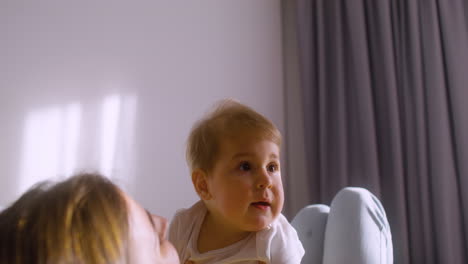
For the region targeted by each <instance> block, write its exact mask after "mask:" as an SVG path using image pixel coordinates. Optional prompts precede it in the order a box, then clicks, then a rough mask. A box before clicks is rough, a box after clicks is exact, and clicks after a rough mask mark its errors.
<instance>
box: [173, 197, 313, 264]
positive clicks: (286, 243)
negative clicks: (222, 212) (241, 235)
mask: <svg viewBox="0 0 468 264" xmlns="http://www.w3.org/2000/svg"><path fill="white" fill-rule="evenodd" d="M206 213H207V209H206V206H205V204H204V203H203V202H202V201H199V202H197V203H195V204H194V205H193V206H192V207H191V208H189V209H182V210H179V211H178V212H177V213H176V214H175V216H174V219H173V220H172V222H171V225H170V227H169V241H170V242H171V243H172V244H174V246H175V248H176V250H177V252H178V253H179V258H180V261H181V263H184V262H185V261H187V260H191V261H195V262H196V263H197V264H211V263H223V264H230V263H245V264H247V263H258V262H259V261H262V262H264V263H271V264H299V263H301V259H302V257H303V256H304V248H303V247H302V244H301V242H300V241H299V238H298V236H297V233H296V230H295V229H294V228H293V227H292V226H291V225H290V224H289V222H288V220H287V219H286V218H285V217H284V216H283V215H282V214H280V215H279V216H278V217H277V218H276V219H275V220H274V221H273V223H271V225H270V227H269V228H267V229H264V230H262V231H258V232H255V233H252V234H250V235H249V236H248V237H246V238H245V239H243V240H241V241H239V242H236V243H234V244H232V245H229V246H227V247H224V248H220V249H216V250H212V251H208V252H205V253H200V252H198V247H197V240H198V234H199V231H200V228H201V225H202V223H203V220H204V218H205V215H206Z"/></svg>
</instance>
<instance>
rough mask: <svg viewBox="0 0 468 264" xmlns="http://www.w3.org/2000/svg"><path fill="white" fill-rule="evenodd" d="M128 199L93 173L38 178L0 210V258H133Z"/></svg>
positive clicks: (58, 260)
mask: <svg viewBox="0 0 468 264" xmlns="http://www.w3.org/2000/svg"><path fill="white" fill-rule="evenodd" d="M132 203H134V202H133V200H131V199H130V198H129V197H128V196H127V195H125V194H124V193H123V192H122V191H121V190H120V189H119V188H118V187H117V186H115V185H114V184H113V183H112V182H110V181H109V180H107V179H106V178H104V177H102V176H100V175H97V174H80V175H76V176H74V177H72V178H70V179H68V180H65V181H63V182H60V183H57V184H55V185H51V184H48V183H42V184H40V185H38V186H36V187H34V188H33V189H31V190H29V191H28V192H26V193H25V194H24V195H23V196H21V197H20V198H19V199H18V200H17V201H16V202H15V203H14V204H13V205H11V206H10V207H9V208H7V209H5V210H4V211H3V212H1V213H0V263H90V264H100V263H127V262H130V263H132V261H131V258H132V254H131V253H132V252H131V251H132V248H135V246H133V244H134V243H135V242H134V241H135V232H134V229H135V228H136V226H135V224H134V221H133V220H132V219H133V218H134V215H135V214H136V212H135V208H136V206H135V205H130V204H132ZM143 232H144V231H143ZM148 232H154V231H152V230H148ZM174 263H176V262H174Z"/></svg>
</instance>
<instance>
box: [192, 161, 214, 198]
mask: <svg viewBox="0 0 468 264" xmlns="http://www.w3.org/2000/svg"><path fill="white" fill-rule="evenodd" d="M207 176H208V175H207V174H206V172H205V171H203V170H202V169H195V170H194V171H193V172H192V183H193V187H195V191H196V192H197V194H198V196H200V198H201V199H202V200H205V201H206V200H210V199H211V194H210V191H209V189H208V182H207Z"/></svg>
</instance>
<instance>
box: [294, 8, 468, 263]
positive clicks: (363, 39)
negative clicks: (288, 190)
mask: <svg viewBox="0 0 468 264" xmlns="http://www.w3.org/2000/svg"><path fill="white" fill-rule="evenodd" d="M296 7H297V9H296V13H297V22H298V41H299V53H300V65H301V83H302V84H301V85H302V91H303V98H304V101H303V103H304V119H305V120H304V122H305V123H304V125H305V135H306V138H305V141H306V155H307V164H308V175H309V188H310V191H311V200H310V201H308V202H309V203H327V204H328V203H329V202H330V200H331V199H332V197H333V196H334V195H335V194H336V192H337V191H338V190H339V189H341V188H343V187H345V186H361V187H365V188H368V189H369V190H370V191H372V192H373V193H374V194H376V195H377V196H378V197H379V198H380V199H381V200H382V203H383V205H384V206H385V209H386V211H387V216H388V218H389V222H390V225H391V228H392V234H393V242H394V248H395V263H402V264H403V263H416V264H418V263H424V264H431V263H441V264H458V263H459V264H462V263H464V264H466V263H468V230H467V229H468V1H466V0H427V1H422V0H420V1H417V0H394V1H390V0H378V1H377V0H297V1H296Z"/></svg>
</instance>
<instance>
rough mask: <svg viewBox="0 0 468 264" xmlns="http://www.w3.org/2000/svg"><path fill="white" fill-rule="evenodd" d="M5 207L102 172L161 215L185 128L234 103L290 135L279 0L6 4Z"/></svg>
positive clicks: (1, 145) (1, 189)
mask: <svg viewBox="0 0 468 264" xmlns="http://www.w3.org/2000/svg"><path fill="white" fill-rule="evenodd" d="M0 38H1V39H0V124H1V129H0V205H4V206H5V205H8V204H9V203H10V202H11V201H13V200H14V199H16V198H17V197H18V195H19V194H20V193H21V192H22V191H23V190H25V189H26V188H28V187H29V186H30V185H31V184H33V183H34V182H36V181H38V180H41V179H44V178H51V177H58V178H60V177H62V178H63V177H64V175H69V174H70V173H71V172H74V171H77V170H102V171H104V172H105V173H107V174H108V175H110V176H111V178H112V179H114V180H115V181H117V182H118V183H119V185H121V186H122V187H123V188H124V189H126V190H127V191H129V192H130V194H131V195H132V196H133V197H135V198H136V199H137V200H138V201H139V202H141V203H142V204H143V206H145V207H147V208H148V209H150V210H152V211H154V212H156V213H159V214H161V215H163V216H165V217H169V218H170V217H171V216H172V215H173V213H174V212H175V210H176V209H177V208H180V207H187V206H190V205H191V204H192V203H193V202H194V201H195V200H196V195H195V193H194V191H193V190H192V186H191V183H190V178H189V174H188V170H187V166H186V163H185V157H184V148H185V140H186V137H187V135H188V133H189V130H190V128H191V126H192V124H193V122H195V121H196V120H197V119H198V118H199V117H201V116H202V114H203V113H204V112H205V111H206V110H208V109H209V107H210V106H211V105H212V104H213V103H214V102H215V101H216V100H218V99H220V98H224V97H234V98H237V99H239V100H240V101H242V102H244V103H246V104H248V105H250V106H252V107H254V108H255V109H257V110H258V111H259V112H261V113H263V114H265V115H266V116H267V117H269V118H271V119H272V120H273V122H274V123H276V124H277V125H278V127H279V128H280V130H281V131H284V104H283V78H282V74H283V73H282V56H281V53H282V47H281V6H280V1H279V0H255V1H251V0H229V1H228V0H225V1H219V0H203V1H202V0H199V1H181V0H180V1H179V0H166V1H149V0H148V1H59V0H56V1H53V0H43V1H14V0H5V1H1V2H0Z"/></svg>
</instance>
